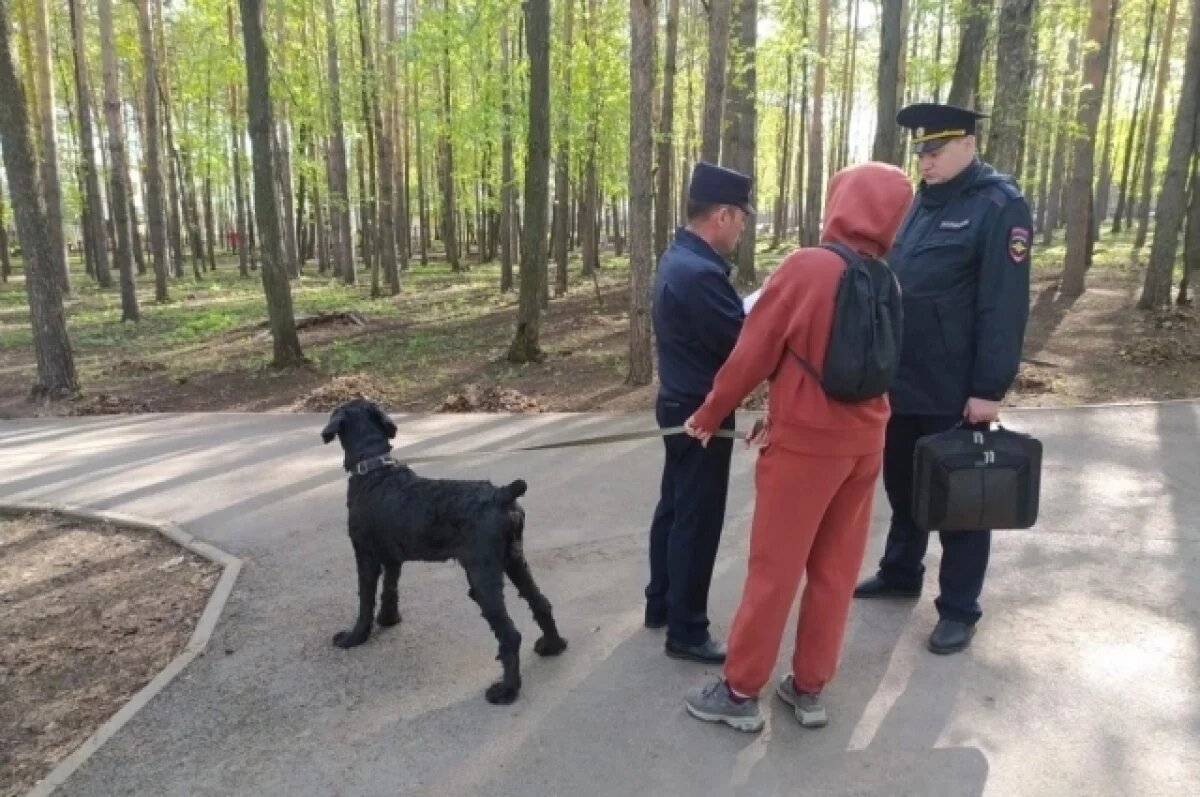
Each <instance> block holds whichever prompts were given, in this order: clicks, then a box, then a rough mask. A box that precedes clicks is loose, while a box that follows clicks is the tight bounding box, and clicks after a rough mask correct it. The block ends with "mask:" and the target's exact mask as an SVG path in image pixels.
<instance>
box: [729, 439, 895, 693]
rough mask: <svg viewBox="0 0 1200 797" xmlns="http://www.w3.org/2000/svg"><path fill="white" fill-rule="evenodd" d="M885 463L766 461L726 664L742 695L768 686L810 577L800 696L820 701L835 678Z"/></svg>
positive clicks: (801, 630)
mask: <svg viewBox="0 0 1200 797" xmlns="http://www.w3.org/2000/svg"><path fill="white" fill-rule="evenodd" d="M882 458H883V455H882V453H876V454H868V455H865V456H853V457H822V456H817V455H813V454H798V453H795V452H791V451H785V450H783V449H780V448H778V447H777V446H769V447H767V448H765V449H763V451H762V453H761V454H760V455H759V458H758V465H757V469H756V472H755V488H756V490H757V497H756V500H755V505H754V522H753V526H752V527H751V531H750V561H749V568H748V572H747V574H746V585H745V587H744V588H743V590H742V602H741V604H740V605H739V606H738V610H737V614H736V615H735V616H734V620H733V629H732V630H731V631H730V635H729V650H728V655H727V658H726V660H725V678H726V680H727V681H728V682H729V685H730V686H731V687H732V688H733V689H734V690H735V691H736V692H738V693H739V694H743V695H757V694H758V693H759V692H761V691H762V689H763V687H764V686H766V684H767V681H768V680H769V679H770V677H771V671H772V670H773V669H774V667H775V660H776V659H777V658H778V656H779V645H780V644H781V642H782V637H783V631H784V625H785V624H786V623H787V618H788V614H789V612H790V611H791V608H792V601H793V600H794V599H795V597H796V590H797V589H799V587H800V578H801V576H803V575H805V574H807V576H808V582H807V584H806V585H805V587H804V597H803V599H802V600H801V602H800V620H799V622H798V623H797V627H796V648H795V652H794V653H793V654H792V673H793V675H794V676H795V680H796V688H797V689H798V690H800V691H802V692H810V693H817V692H820V691H821V689H822V688H823V687H824V686H825V684H826V683H827V682H828V681H829V680H830V679H831V678H832V677H833V674H834V672H835V671H836V670H837V662H838V656H839V654H840V652H841V647H842V636H843V634H844V633H845V630H846V619H847V615H848V614H849V612H850V600H851V597H852V596H853V594H854V584H855V581H856V580H857V578H858V569H859V566H860V565H861V564H862V558H863V551H864V550H865V548H866V544H867V531H868V528H869V527H870V523H871V501H872V499H873V497H874V494H875V481H876V478H877V477H878V475H879V469H880V466H881V463H882Z"/></svg>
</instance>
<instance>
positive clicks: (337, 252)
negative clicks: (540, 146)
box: [325, 0, 358, 285]
mask: <svg viewBox="0 0 1200 797" xmlns="http://www.w3.org/2000/svg"><path fill="white" fill-rule="evenodd" d="M325 45H326V49H327V50H328V58H327V62H328V66H329V124H330V131H331V135H330V142H329V205H330V209H329V215H330V223H331V224H332V226H333V228H334V232H333V240H334V244H335V246H334V252H333V263H334V266H333V267H334V270H335V271H336V272H337V273H338V275H339V276H341V278H342V281H343V282H345V283H346V284H347V285H353V284H355V283H356V282H358V276H357V274H356V273H355V264H354V231H353V229H352V228H351V226H350V181H349V178H348V176H347V169H348V166H347V163H346V131H345V127H344V126H343V124H342V98H341V93H342V76H341V66H340V64H339V63H338V41H337V17H336V15H335V14H334V10H333V0H325Z"/></svg>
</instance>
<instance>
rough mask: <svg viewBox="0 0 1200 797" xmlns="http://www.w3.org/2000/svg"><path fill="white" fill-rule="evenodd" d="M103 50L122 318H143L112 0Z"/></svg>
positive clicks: (104, 16) (106, 1)
mask: <svg viewBox="0 0 1200 797" xmlns="http://www.w3.org/2000/svg"><path fill="white" fill-rule="evenodd" d="M98 5H99V10H100V52H101V57H102V59H103V61H104V115H105V118H106V120H107V124H106V127H107V128H108V151H109V153H110V155H109V167H110V168H109V187H108V194H109V198H110V200H111V202H112V214H111V216H112V224H113V228H114V230H115V233H116V234H115V236H114V238H115V240H116V249H115V250H114V252H113V254H114V256H115V258H116V261H117V271H118V273H119V274H120V281H121V320H122V321H137V320H138V318H139V315H140V314H139V311H138V298H137V290H136V288H135V286H134V281H133V257H134V252H133V249H134V246H135V245H136V244H135V243H134V241H133V226H132V225H133V222H131V219H130V218H129V208H130V201H131V200H130V198H129V193H128V183H127V182H126V181H127V180H128V178H129V165H128V164H127V162H126V160H125V122H124V118H123V116H122V114H121V89H120V85H119V82H118V72H117V55H116V48H115V46H114V44H113V41H114V36H113V18H112V0H99V4H98Z"/></svg>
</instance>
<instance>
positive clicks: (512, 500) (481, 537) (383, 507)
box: [321, 399, 567, 703]
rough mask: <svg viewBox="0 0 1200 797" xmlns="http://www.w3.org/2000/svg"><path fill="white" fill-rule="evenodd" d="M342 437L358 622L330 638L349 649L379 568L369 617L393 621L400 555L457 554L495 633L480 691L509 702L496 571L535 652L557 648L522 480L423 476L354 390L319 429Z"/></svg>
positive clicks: (514, 648) (511, 646)
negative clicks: (492, 662)
mask: <svg viewBox="0 0 1200 797" xmlns="http://www.w3.org/2000/svg"><path fill="white" fill-rule="evenodd" d="M334 436H337V437H338V438H340V439H341V443H342V450H343V451H344V452H345V454H346V457H345V467H346V470H348V471H350V487H349V494H348V496H347V498H346V504H347V506H348V507H349V509H350V541H351V542H352V543H353V544H354V558H355V561H356V562H357V564H358V621H357V622H356V623H355V624H354V628H352V629H350V630H349V631H342V632H340V633H338V634H337V635H336V636H334V638H333V644H335V645H337V646H338V647H340V648H352V647H354V646H355V645H361V644H362V643H363V642H366V641H367V637H369V636H370V635H371V619H372V618H371V615H372V614H373V613H374V610H375V590H376V587H377V585H378V583H379V574H380V571H382V572H383V597H382V600H381V606H380V608H379V616H378V617H376V618H375V619H376V621H377V622H378V623H379V624H380V625H381V626H391V625H395V624H396V623H399V622H400V610H399V604H398V599H397V593H396V584H397V581H398V580H399V578H400V565H402V564H403V563H404V562H413V561H418V562H444V561H446V560H448V559H456V560H457V561H458V563H459V564H461V565H462V567H463V570H465V571H466V573H467V581H468V583H469V584H470V591H469V592H468V595H470V597H471V598H472V599H473V600H474V601H475V602H476V603H478V604H479V608H480V609H482V610H483V617H484V619H486V620H487V621H488V625H490V626H491V628H492V631H493V632H494V633H495V634H496V639H497V640H499V642H500V655H499V656H498V657H497V658H499V660H500V662H501V663H502V664H503V666H504V676H503V678H501V679H500V680H499V681H497V682H496V683H494V684H492V685H491V686H490V687H489V688H488V690H487V693H486V694H487V699H488V701H489V702H491V703H511V702H512V701H513V700H515V699H516V697H517V692H519V691H520V689H521V672H520V655H519V654H520V648H521V634H520V632H519V631H517V629H516V627H515V626H514V625H513V622H512V619H511V618H510V617H509V616H508V611H507V610H506V609H505V607H504V576H505V574H507V575H508V577H509V579H510V580H511V581H512V582H513V584H514V585H516V587H517V591H518V592H519V593H520V594H521V597H522V598H524V599H525V600H526V601H528V602H529V607H530V608H531V609H532V610H533V617H534V619H535V620H536V621H537V624H538V626H539V627H540V628H541V629H542V634H543V636H542V638H541V639H539V640H538V641H537V643H536V644H535V645H534V646H533V649H534V650H535V651H536V652H537V653H538V654H540V655H542V656H556V655H558V654H559V653H562V652H563V651H564V650H566V647H567V640H565V639H563V638H562V637H561V636H559V633H558V628H557V627H556V626H555V624H554V617H553V615H552V614H551V610H550V601H548V600H546V596H544V595H543V594H542V593H541V591H540V590H539V589H538V587H537V584H535V583H534V581H533V575H532V574H531V573H530V572H529V563H528V562H526V561H525V555H524V553H523V552H522V550H521V534H522V531H523V530H524V527H525V511H524V510H523V509H522V508H521V506H520V505H519V504H518V503H517V499H518V498H519V497H521V496H522V495H524V494H525V482H523V481H521V480H520V479H517V480H516V481H515V482H513V483H512V484H509V485H507V486H505V487H496V486H495V485H494V484H492V483H491V482H482V481H457V480H449V479H445V480H435V479H423V478H421V477H420V476H417V475H416V474H415V473H413V472H412V470H411V469H409V468H408V467H407V466H405V465H403V464H401V463H399V462H397V461H396V460H394V459H392V458H391V456H390V452H391V450H392V446H391V443H389V442H388V440H390V439H391V438H393V437H395V436H396V424H394V423H392V420H391V419H390V418H388V416H387V415H386V414H385V413H384V412H383V410H381V409H380V408H379V407H378V406H377V405H375V404H374V403H373V402H370V401H367V400H365V399H354V400H352V401H348V402H346V403H345V404H343V405H341V406H340V407H338V408H337V409H336V410H334V411H333V414H332V415H331V416H330V418H329V424H328V425H327V426H326V427H325V428H324V429H322V430H321V437H322V439H324V441H325V442H326V443H328V442H330V441H331V440H333V438H334Z"/></svg>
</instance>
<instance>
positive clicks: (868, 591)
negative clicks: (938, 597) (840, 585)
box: [854, 576, 921, 598]
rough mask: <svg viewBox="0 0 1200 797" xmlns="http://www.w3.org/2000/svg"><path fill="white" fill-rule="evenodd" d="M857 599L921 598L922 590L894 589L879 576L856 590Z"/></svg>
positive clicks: (868, 580)
mask: <svg viewBox="0 0 1200 797" xmlns="http://www.w3.org/2000/svg"><path fill="white" fill-rule="evenodd" d="M854 597H856V598H919V597H921V588H920V587H917V588H916V589H901V588H900V587H893V586H892V585H891V584H889V583H887V582H886V581H884V580H883V579H882V578H880V577H879V576H871V577H870V578H868V579H867V580H866V581H864V582H862V583H861V584H859V585H858V586H857V587H855V588H854Z"/></svg>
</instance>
